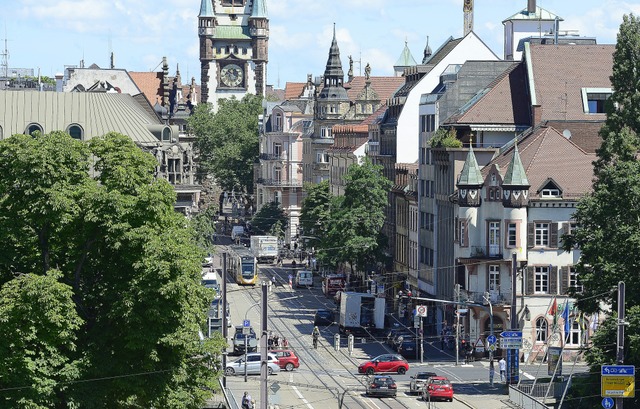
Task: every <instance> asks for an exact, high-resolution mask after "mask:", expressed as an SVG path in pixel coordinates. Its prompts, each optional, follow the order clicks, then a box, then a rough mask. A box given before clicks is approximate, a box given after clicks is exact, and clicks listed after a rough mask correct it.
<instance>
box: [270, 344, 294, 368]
mask: <svg viewBox="0 0 640 409" xmlns="http://www.w3.org/2000/svg"><path fill="white" fill-rule="evenodd" d="M269 353H271V354H274V355H275V356H276V357H277V358H278V365H280V368H281V369H286V370H287V371H293V369H294V368H298V367H299V366H300V360H299V359H298V356H297V355H296V353H295V352H293V350H291V349H270V350H269Z"/></svg>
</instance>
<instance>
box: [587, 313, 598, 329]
mask: <svg viewBox="0 0 640 409" xmlns="http://www.w3.org/2000/svg"><path fill="white" fill-rule="evenodd" d="M589 327H590V328H591V329H592V330H593V331H595V330H597V329H598V313H597V312H594V313H593V315H592V316H591V325H590V326H589Z"/></svg>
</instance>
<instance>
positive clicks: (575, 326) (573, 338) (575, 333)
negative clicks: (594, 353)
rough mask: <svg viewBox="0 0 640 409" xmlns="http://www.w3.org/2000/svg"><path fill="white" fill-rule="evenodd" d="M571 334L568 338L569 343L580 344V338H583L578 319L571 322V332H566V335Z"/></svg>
mask: <svg viewBox="0 0 640 409" xmlns="http://www.w3.org/2000/svg"><path fill="white" fill-rule="evenodd" d="M567 335H568V336H569V338H568V339H567V343H568V344H571V345H580V344H581V342H580V340H581V339H582V329H581V328H580V323H579V322H578V320H575V321H573V323H572V324H571V329H570V330H569V334H565V336H567Z"/></svg>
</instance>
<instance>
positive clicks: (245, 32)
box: [215, 26, 251, 40]
mask: <svg viewBox="0 0 640 409" xmlns="http://www.w3.org/2000/svg"><path fill="white" fill-rule="evenodd" d="M215 37H216V38H224V39H235V40H250V39H251V36H250V35H249V27H242V26H217V27H216V35H215Z"/></svg>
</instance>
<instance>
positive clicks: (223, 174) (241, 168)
mask: <svg viewBox="0 0 640 409" xmlns="http://www.w3.org/2000/svg"><path fill="white" fill-rule="evenodd" d="M261 113H262V98H261V97H260V96H255V95H251V94H247V95H246V96H245V97H244V98H242V100H237V99H235V98H231V99H223V100H221V102H220V106H219V108H218V111H217V112H215V113H214V112H213V111H212V106H211V104H199V105H198V106H197V107H196V108H195V110H194V112H193V115H191V116H190V117H189V119H188V120H187V121H188V124H189V130H190V132H191V133H193V135H195V136H196V142H195V146H196V148H197V150H198V152H199V160H198V166H199V175H200V177H201V178H204V177H206V176H208V175H211V176H213V177H214V178H215V180H216V182H217V183H218V185H220V186H221V187H222V188H223V190H226V191H232V190H235V191H243V192H247V193H251V192H252V191H253V165H254V163H255V162H256V161H257V160H258V154H259V143H258V116H259V115H260V114H261Z"/></svg>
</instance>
